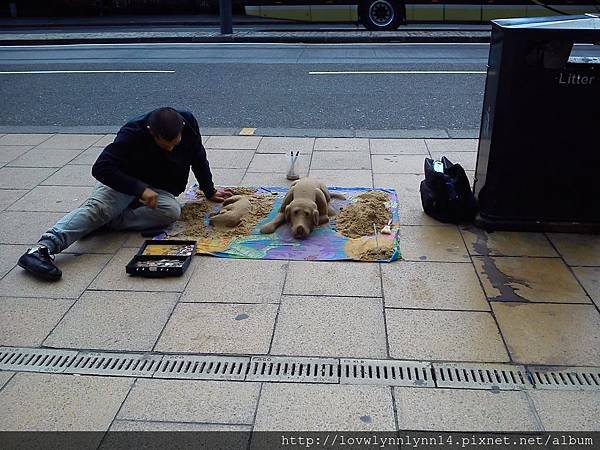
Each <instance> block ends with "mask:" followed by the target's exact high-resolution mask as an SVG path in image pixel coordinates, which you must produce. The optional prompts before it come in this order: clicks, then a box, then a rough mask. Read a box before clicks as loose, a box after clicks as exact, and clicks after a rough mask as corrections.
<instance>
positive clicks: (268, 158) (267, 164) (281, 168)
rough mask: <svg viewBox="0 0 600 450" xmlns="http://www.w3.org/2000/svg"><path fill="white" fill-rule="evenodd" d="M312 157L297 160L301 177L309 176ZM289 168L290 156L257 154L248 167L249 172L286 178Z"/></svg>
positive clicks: (306, 156) (302, 156)
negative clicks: (271, 173) (265, 173)
mask: <svg viewBox="0 0 600 450" xmlns="http://www.w3.org/2000/svg"><path fill="white" fill-rule="evenodd" d="M309 164H310V155H300V156H298V159H297V160H296V172H297V173H298V175H300V176H306V175H307V174H308V166H309ZM287 167H288V156H287V155H284V154H269V153H256V154H255V155H254V158H252V162H251V163H250V166H249V167H248V172H267V173H270V172H273V173H277V174H280V175H281V176H282V177H285V174H286V173H287Z"/></svg>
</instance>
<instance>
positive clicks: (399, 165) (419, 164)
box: [371, 154, 425, 174]
mask: <svg viewBox="0 0 600 450" xmlns="http://www.w3.org/2000/svg"><path fill="white" fill-rule="evenodd" d="M424 160H425V155H389V154H388V155H371V162H372V164H373V173H415V174H422V173H423V170H424V169H423V165H424V162H423V161H424Z"/></svg>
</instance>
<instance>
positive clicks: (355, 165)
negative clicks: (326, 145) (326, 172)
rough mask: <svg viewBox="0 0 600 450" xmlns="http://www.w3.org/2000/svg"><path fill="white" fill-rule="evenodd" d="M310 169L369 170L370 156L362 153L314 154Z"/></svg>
mask: <svg viewBox="0 0 600 450" xmlns="http://www.w3.org/2000/svg"><path fill="white" fill-rule="evenodd" d="M310 167H311V169H332V170H344V169H353V170H365V169H366V170H370V169H371V156H370V155H369V154H368V153H363V152H333V151H331V152H314V153H313V155H312V161H311V163H310Z"/></svg>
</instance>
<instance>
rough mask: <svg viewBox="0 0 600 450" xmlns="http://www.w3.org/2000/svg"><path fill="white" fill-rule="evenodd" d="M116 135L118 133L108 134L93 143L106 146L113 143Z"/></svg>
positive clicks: (96, 145)
mask: <svg viewBox="0 0 600 450" xmlns="http://www.w3.org/2000/svg"><path fill="white" fill-rule="evenodd" d="M116 137H117V135H116V134H106V135H104V136H103V137H102V138H100V139H99V140H97V141H96V142H94V143H93V144H92V145H93V146H95V147H106V146H107V145H109V144H112V143H113V142H114V141H115V138H116Z"/></svg>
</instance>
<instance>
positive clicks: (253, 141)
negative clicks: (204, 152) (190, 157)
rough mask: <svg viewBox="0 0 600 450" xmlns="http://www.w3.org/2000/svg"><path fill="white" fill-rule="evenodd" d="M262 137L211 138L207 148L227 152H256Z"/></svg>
mask: <svg viewBox="0 0 600 450" xmlns="http://www.w3.org/2000/svg"><path fill="white" fill-rule="evenodd" d="M261 139H262V138H261V137H260V136H211V138H210V139H209V141H208V142H207V144H205V145H206V148H207V149H209V148H211V149H212V148H220V149H226V150H237V149H239V150H256V149H257V148H258V145H259V144H260V141H261Z"/></svg>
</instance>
